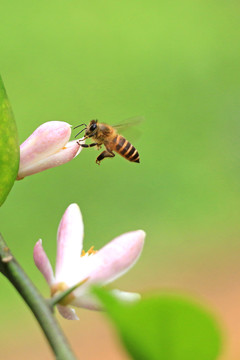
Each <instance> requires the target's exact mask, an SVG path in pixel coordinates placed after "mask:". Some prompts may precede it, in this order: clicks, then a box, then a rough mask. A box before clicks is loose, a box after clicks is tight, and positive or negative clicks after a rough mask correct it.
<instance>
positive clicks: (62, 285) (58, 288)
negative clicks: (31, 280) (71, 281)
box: [51, 282, 75, 306]
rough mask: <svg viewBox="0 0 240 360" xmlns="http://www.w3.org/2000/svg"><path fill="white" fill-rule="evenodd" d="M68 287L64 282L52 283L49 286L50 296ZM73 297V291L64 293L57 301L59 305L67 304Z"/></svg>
mask: <svg viewBox="0 0 240 360" xmlns="http://www.w3.org/2000/svg"><path fill="white" fill-rule="evenodd" d="M68 288H69V287H68V286H67V284H66V283H65V282H60V283H58V284H54V285H52V286H51V297H53V296H54V295H56V294H59V293H61V292H63V291H66V290H67V289H68ZM74 298H75V296H74V295H73V293H72V292H71V293H70V294H68V295H66V296H65V297H64V298H63V299H62V300H61V301H59V304H60V305H65V306H66V305H68V304H70V303H71V302H72V300H73V299H74Z"/></svg>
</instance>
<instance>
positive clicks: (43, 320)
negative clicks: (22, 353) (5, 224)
mask: <svg viewBox="0 0 240 360" xmlns="http://www.w3.org/2000/svg"><path fill="white" fill-rule="evenodd" d="M0 272H2V274H3V275H4V276H6V278H7V279H8V280H9V281H10V282H11V283H12V285H13V286H14V287H15V289H16V290H17V291H18V292H19V294H20V295H21V296H22V298H23V299H24V301H25V302H26V303H27V304H28V306H29V307H30V309H31V310H32V312H33V314H34V315H35V317H36V319H37V321H38V323H39V325H40V326H41V328H42V330H43V332H44V334H45V336H46V338H47V340H48V342H49V345H50V346H51V348H52V350H53V352H54V354H55V355H56V358H57V359H58V360H76V357H75V356H74V354H73V352H72V350H71V349H70V346H69V344H68V342H67V340H66V338H65V336H64V334H63V332H62V330H61V329H60V327H59V325H58V323H57V321H56V319H55V317H54V316H53V313H52V309H51V307H50V306H49V304H48V303H47V301H46V300H45V299H44V298H43V297H42V296H41V294H40V293H39V292H38V290H37V289H36V288H35V286H34V285H33V284H32V282H31V281H30V279H29V278H28V276H27V275H26V274H25V272H24V271H23V269H22V268H21V267H20V265H19V264H18V263H17V261H16V260H15V259H14V257H13V255H12V254H11V252H10V250H9V248H8V246H7V245H6V243H5V241H4V239H3V237H2V235H1V234H0Z"/></svg>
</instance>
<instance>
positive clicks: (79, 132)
mask: <svg viewBox="0 0 240 360" xmlns="http://www.w3.org/2000/svg"><path fill="white" fill-rule="evenodd" d="M82 125H84V124H82ZM74 129H75V128H74ZM84 130H86V128H84V129H82V130H81V131H79V133H77V135H75V136H74V137H75V138H76V137H77V136H78V135H79V134H81V132H83V131H84Z"/></svg>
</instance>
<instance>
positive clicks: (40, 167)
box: [18, 141, 82, 180]
mask: <svg viewBox="0 0 240 360" xmlns="http://www.w3.org/2000/svg"><path fill="white" fill-rule="evenodd" d="M81 150H82V147H81V146H79V144H78V143H77V142H76V141H71V142H70V143H67V144H66V146H65V147H64V148H62V149H60V150H59V151H58V152H57V153H55V154H53V155H50V156H49V157H47V158H45V159H43V160H41V161H39V162H36V163H34V164H32V165H31V166H29V167H26V168H22V169H20V170H19V172H18V180H20V179H22V178H24V177H26V176H29V175H33V174H36V173H38V172H40V171H44V170H47V169H50V168H53V167H56V166H60V165H63V164H65V163H67V162H68V161H70V160H72V159H74V158H75V157H76V155H78V154H79V153H80V151H81Z"/></svg>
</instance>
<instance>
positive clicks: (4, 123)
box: [0, 77, 19, 206]
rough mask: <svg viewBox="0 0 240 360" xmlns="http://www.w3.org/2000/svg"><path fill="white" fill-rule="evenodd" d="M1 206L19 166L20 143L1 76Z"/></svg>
mask: <svg viewBox="0 0 240 360" xmlns="http://www.w3.org/2000/svg"><path fill="white" fill-rule="evenodd" d="M0 139H1V140H0V206H1V205H2V204H3V203H4V201H5V199H6V197H7V195H8V193H9V191H10V190H11V188H12V186H13V184H14V181H15V179H16V177H17V173H18V166H19V144H18V136H17V127H16V123H15V120H14V116H13V112H12V109H11V106H10V103H9V100H8V97H7V94H6V90H5V88H4V85H3V82H2V79H1V77H0Z"/></svg>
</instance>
